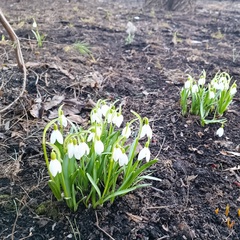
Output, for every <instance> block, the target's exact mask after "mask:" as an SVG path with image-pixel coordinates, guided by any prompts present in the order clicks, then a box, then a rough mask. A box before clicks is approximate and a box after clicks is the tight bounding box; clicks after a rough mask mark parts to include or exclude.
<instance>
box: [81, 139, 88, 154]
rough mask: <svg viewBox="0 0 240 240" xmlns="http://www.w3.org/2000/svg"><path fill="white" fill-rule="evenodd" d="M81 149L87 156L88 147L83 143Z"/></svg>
mask: <svg viewBox="0 0 240 240" xmlns="http://www.w3.org/2000/svg"><path fill="white" fill-rule="evenodd" d="M81 147H82V148H83V149H84V154H86V155H88V154H89V152H90V149H89V147H88V145H87V144H86V143H85V142H82V143H81Z"/></svg>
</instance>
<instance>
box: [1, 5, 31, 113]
mask: <svg viewBox="0 0 240 240" xmlns="http://www.w3.org/2000/svg"><path fill="white" fill-rule="evenodd" d="M0 23H1V24H2V25H3V27H4V28H5V30H6V31H7V33H8V35H9V37H10V39H11V40H12V42H13V43H14V50H15V53H16V58H17V63H18V67H19V69H20V70H21V71H22V72H23V83H22V90H21V93H20V95H19V96H18V97H17V98H16V99H15V100H14V101H13V102H12V103H10V104H9V105H8V106H6V107H5V108H3V109H0V113H3V112H5V111H6V110H7V109H9V108H10V107H11V106H13V105H14V104H15V103H16V102H17V101H18V100H19V99H20V98H21V97H22V96H23V94H24V92H25V89H26V82H27V70H26V66H25V63H24V60H23V56H22V51H21V47H20V42H19V39H18V37H17V35H16V33H15V32H14V30H13V29H12V27H11V25H10V24H9V22H8V21H7V19H6V18H5V16H4V15H3V12H2V10H1V9H0Z"/></svg>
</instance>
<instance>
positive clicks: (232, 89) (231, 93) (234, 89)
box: [230, 87, 237, 95]
mask: <svg viewBox="0 0 240 240" xmlns="http://www.w3.org/2000/svg"><path fill="white" fill-rule="evenodd" d="M236 92H237V88H236V87H233V88H231V89H230V95H234V94H235V93H236Z"/></svg>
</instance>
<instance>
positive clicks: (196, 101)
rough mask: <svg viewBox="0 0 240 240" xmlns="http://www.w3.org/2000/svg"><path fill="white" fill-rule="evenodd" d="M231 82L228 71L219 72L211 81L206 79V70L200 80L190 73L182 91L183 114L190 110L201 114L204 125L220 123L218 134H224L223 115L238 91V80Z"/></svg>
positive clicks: (224, 120)
mask: <svg viewBox="0 0 240 240" xmlns="http://www.w3.org/2000/svg"><path fill="white" fill-rule="evenodd" d="M230 83H231V77H230V75H229V74H228V73H226V72H222V73H221V72H218V73H217V74H216V75H215V76H214V78H213V79H212V80H211V81H210V82H207V81H206V72H205V71H203V72H202V75H201V76H200V78H199V79H198V80H195V79H194V78H192V77H191V76H190V75H189V76H188V80H187V81H186V82H185V83H184V87H183V88H182V90H181V93H180V97H181V100H180V103H181V108H182V114H183V115H184V116H186V115H187V113H188V112H189V113H190V114H193V115H197V116H199V117H200V122H201V125H202V126H204V125H205V124H209V123H220V124H221V127H220V128H219V129H218V131H217V132H216V135H217V136H219V137H221V136H223V133H224V130H223V127H224V123H225V122H226V119H225V118H222V116H223V114H224V112H225V111H226V110H227V109H228V107H229V105H230V104H231V103H232V100H233V97H234V95H235V94H236V92H237V84H236V82H233V83H232V84H230Z"/></svg>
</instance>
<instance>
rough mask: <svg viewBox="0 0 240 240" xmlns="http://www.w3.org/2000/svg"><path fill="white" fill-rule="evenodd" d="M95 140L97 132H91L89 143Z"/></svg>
mask: <svg viewBox="0 0 240 240" xmlns="http://www.w3.org/2000/svg"><path fill="white" fill-rule="evenodd" d="M94 138H95V132H91V133H90V134H89V135H88V138H87V142H91V141H92V140H93V139H94Z"/></svg>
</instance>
